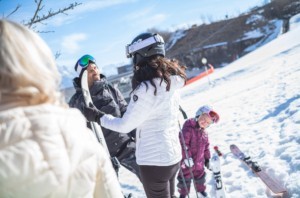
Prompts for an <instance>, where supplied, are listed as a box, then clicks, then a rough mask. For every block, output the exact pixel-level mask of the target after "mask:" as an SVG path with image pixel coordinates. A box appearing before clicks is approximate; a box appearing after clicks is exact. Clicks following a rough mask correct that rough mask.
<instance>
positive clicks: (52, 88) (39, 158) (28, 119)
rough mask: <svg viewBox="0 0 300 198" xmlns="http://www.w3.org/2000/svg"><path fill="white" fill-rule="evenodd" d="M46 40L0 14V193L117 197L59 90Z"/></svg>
mask: <svg viewBox="0 0 300 198" xmlns="http://www.w3.org/2000/svg"><path fill="white" fill-rule="evenodd" d="M59 83H60V75H59V73H58V70H57V67H56V64H55V61H54V58H53V56H52V53H51V51H50V49H49V47H48V46H47V45H46V43H45V42H44V41H43V40H42V39H41V38H40V37H39V36H38V35H37V34H36V33H34V32H33V31H31V30H29V29H27V28H26V27H24V26H22V25H19V24H17V23H14V22H11V21H7V20H0V137H1V138H0V167H1V168H0V195H1V197H14V198H17V197H30V198H35V197H37V198H41V197H55V198H65V197H72V198H74V197H75V198H76V197H78V198H81V197H99V198H118V197H120V198H121V197H123V195H122V192H121V188H120V185H119V183H118V180H117V177H116V174H115V172H114V170H113V167H112V165H111V162H110V160H109V158H108V156H107V154H106V153H105V151H104V149H103V147H102V146H101V145H100V144H99V143H98V142H97V141H96V138H95V137H94V136H93V133H92V132H91V131H90V130H89V129H88V128H87V127H86V124H85V119H84V117H83V116H82V115H81V113H80V112H79V111H78V110H75V109H69V108H68V107H67V104H65V103H64V102H63V98H62V96H61V95H60V92H59V91H58V90H59Z"/></svg>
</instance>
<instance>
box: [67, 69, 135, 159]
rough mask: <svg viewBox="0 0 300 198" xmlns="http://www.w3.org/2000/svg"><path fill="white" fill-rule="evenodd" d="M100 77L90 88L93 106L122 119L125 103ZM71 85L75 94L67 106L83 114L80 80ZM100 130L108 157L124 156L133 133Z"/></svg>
mask: <svg viewBox="0 0 300 198" xmlns="http://www.w3.org/2000/svg"><path fill="white" fill-rule="evenodd" d="M100 77H101V79H100V80H99V81H96V82H94V84H93V85H92V87H91V88H90V93H91V97H92V101H93V103H94V105H95V106H96V107H97V109H99V110H101V111H102V112H104V113H106V114H111V115H113V116H114V117H122V115H123V114H124V112H125V111H126V108H127V103H126V101H125V99H124V97H123V96H122V94H121V92H120V91H119V90H118V89H117V88H114V87H113V86H112V85H110V84H109V83H108V82H107V80H106V77H105V76H104V75H102V74H101V75H100ZM73 85H74V87H75V89H76V93H75V94H74V95H73V96H72V97H71V99H70V101H69V106H70V107H75V108H78V109H79V110H80V111H81V112H83V107H84V105H85V102H84V97H83V94H82V90H81V83H80V78H78V77H77V78H74V79H73ZM101 128H102V131H103V134H104V138H105V141H106V144H107V147H108V150H109V152H110V155H111V156H112V157H115V156H116V157H118V158H119V156H124V153H122V152H123V151H124V149H125V150H126V146H127V144H128V143H131V144H132V142H133V138H134V137H132V134H134V133H129V134H126V133H118V132H115V131H111V130H109V129H106V128H103V127H101ZM125 156H126V154H125ZM119 160H121V159H119Z"/></svg>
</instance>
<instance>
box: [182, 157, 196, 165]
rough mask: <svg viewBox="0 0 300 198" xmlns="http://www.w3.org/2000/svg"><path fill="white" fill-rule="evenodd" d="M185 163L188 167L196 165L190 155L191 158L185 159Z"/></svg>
mask: <svg viewBox="0 0 300 198" xmlns="http://www.w3.org/2000/svg"><path fill="white" fill-rule="evenodd" d="M184 163H185V165H186V166H187V167H193V166H194V161H193V159H192V158H191V157H190V158H188V159H185V160H184Z"/></svg>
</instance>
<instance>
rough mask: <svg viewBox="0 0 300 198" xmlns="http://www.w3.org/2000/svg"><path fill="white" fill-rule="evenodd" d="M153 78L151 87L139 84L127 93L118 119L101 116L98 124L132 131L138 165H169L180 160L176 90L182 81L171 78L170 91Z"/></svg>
mask: <svg viewBox="0 0 300 198" xmlns="http://www.w3.org/2000/svg"><path fill="white" fill-rule="evenodd" d="M160 81H161V80H160V79H158V78H157V79H154V82H155V84H156V87H157V94H156V95H154V87H153V86H152V85H151V84H150V82H149V81H147V84H148V87H147V86H146V85H145V84H144V83H141V85H140V87H139V88H137V89H136V90H135V91H134V92H133V93H132V94H131V100H130V102H129V105H128V107H127V111H126V112H125V114H124V115H123V117H122V118H115V117H113V116H111V115H104V116H103V117H102V118H101V119H100V122H101V125H102V126H103V127H105V128H108V129H111V130H114V131H118V132H121V133H128V132H130V131H131V130H132V129H134V128H137V130H136V141H137V144H136V145H137V148H136V158H137V164H139V165H153V166H170V165H173V164H176V163H177V162H179V161H180V160H181V158H182V155H181V145H180V142H179V130H180V129H179V127H178V113H179V95H178V93H177V90H178V89H179V88H181V87H183V86H184V79H183V78H181V77H180V76H171V88H170V91H166V83H165V82H162V83H161V84H160Z"/></svg>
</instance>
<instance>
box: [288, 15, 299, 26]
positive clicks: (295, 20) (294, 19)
mask: <svg viewBox="0 0 300 198" xmlns="http://www.w3.org/2000/svg"><path fill="white" fill-rule="evenodd" d="M289 23H290V29H291V30H293V29H294V28H297V27H299V26H300V13H299V14H296V15H294V16H293V17H291V18H290V22H289Z"/></svg>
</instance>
